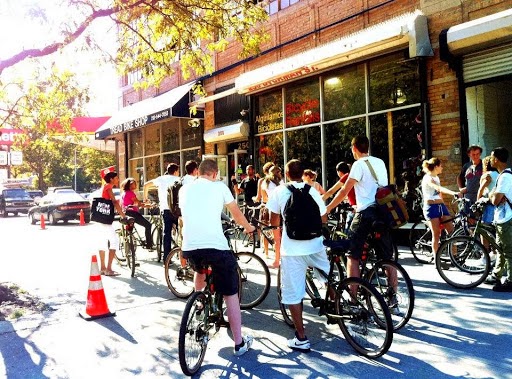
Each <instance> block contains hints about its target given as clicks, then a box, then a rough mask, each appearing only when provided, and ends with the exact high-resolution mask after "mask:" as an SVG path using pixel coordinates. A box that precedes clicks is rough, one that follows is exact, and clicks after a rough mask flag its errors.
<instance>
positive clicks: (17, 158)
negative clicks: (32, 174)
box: [10, 151, 23, 166]
mask: <svg viewBox="0 0 512 379" xmlns="http://www.w3.org/2000/svg"><path fill="white" fill-rule="evenodd" d="M10 155H11V165H13V166H19V165H21V164H23V153H22V152H21V151H11V152H10Z"/></svg>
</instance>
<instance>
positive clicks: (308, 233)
mask: <svg viewBox="0 0 512 379" xmlns="http://www.w3.org/2000/svg"><path fill="white" fill-rule="evenodd" d="M286 188H288V190H289V191H291V193H292V195H291V196H290V198H289V199H288V201H287V202H286V205H285V206H284V212H283V216H284V225H285V227H286V233H287V234H288V237H289V238H290V239H292V240H301V241H303V240H311V239H313V238H317V237H320V236H322V215H321V214H320V209H319V208H318V204H317V203H316V201H315V200H314V199H313V197H312V196H311V194H310V193H309V189H310V188H311V186H310V185H308V184H305V185H304V188H300V189H299V188H296V187H294V186H293V185H292V184H287V185H286Z"/></svg>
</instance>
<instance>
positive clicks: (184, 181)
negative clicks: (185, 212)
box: [180, 174, 197, 208]
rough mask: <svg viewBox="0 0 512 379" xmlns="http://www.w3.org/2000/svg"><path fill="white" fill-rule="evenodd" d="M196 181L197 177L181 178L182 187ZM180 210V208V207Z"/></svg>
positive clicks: (187, 176) (186, 176)
mask: <svg viewBox="0 0 512 379" xmlns="http://www.w3.org/2000/svg"><path fill="white" fill-rule="evenodd" d="M196 179H197V176H193V175H189V174H187V175H185V176H184V177H183V185H185V184H189V183H192V182H193V181H194V180H196ZM180 208H181V206H180Z"/></svg>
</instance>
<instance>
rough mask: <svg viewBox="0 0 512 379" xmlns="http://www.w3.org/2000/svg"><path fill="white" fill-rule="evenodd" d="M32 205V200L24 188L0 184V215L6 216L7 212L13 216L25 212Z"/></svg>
mask: <svg viewBox="0 0 512 379" xmlns="http://www.w3.org/2000/svg"><path fill="white" fill-rule="evenodd" d="M33 205H34V200H33V199H32V198H31V197H30V196H29V194H28V193H27V190H26V189H24V188H19V187H6V186H0V217H7V215H8V214H9V213H13V214H14V215H15V216H17V215H18V213H27V212H28V210H29V209H30V207H32V206H33Z"/></svg>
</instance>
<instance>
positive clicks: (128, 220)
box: [119, 216, 135, 226]
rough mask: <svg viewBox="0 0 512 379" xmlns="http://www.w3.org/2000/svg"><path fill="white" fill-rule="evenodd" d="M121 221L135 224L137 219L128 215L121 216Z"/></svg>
mask: <svg viewBox="0 0 512 379" xmlns="http://www.w3.org/2000/svg"><path fill="white" fill-rule="evenodd" d="M119 222H120V223H121V224H123V225H128V226H133V225H134V224H135V219H134V218H133V217H130V216H126V217H124V218H120V219H119Z"/></svg>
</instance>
